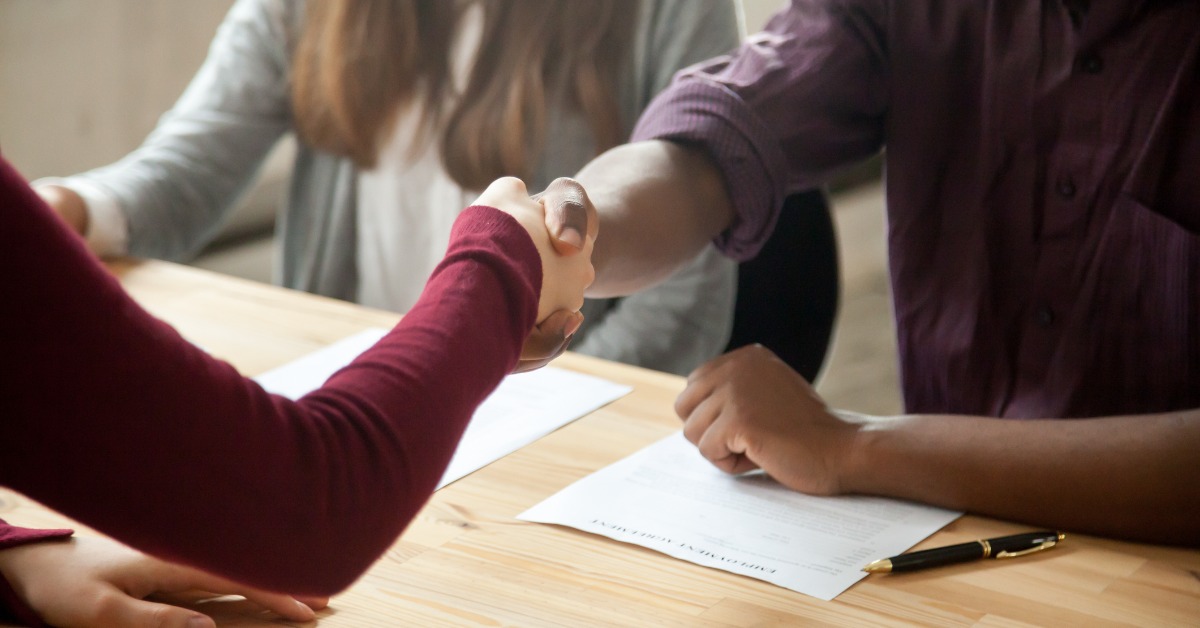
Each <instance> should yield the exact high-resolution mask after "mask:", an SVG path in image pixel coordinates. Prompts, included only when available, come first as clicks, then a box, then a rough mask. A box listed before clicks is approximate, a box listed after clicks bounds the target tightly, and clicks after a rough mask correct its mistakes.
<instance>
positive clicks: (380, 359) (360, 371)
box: [0, 161, 541, 594]
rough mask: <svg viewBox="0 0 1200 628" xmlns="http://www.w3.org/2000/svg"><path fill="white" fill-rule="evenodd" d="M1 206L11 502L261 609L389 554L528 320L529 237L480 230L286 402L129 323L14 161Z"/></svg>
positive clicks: (139, 316)
mask: <svg viewBox="0 0 1200 628" xmlns="http://www.w3.org/2000/svg"><path fill="white" fill-rule="evenodd" d="M0 197H2V198H3V200H4V202H5V207H6V210H8V211H6V212H5V213H4V215H3V220H2V222H3V225H2V227H3V228H0V239H3V243H4V246H3V247H0V251H2V253H0V261H3V262H4V263H3V264H0V267H3V268H4V271H5V272H6V273H7V275H6V280H7V281H8V283H9V288H10V291H11V293H12V294H13V295H18V296H19V297H20V298H19V299H12V300H8V301H4V300H0V319H3V320H4V321H5V323H6V325H5V326H4V327H3V328H2V329H0V346H3V347H5V352H4V354H3V356H0V357H3V363H4V364H5V366H6V368H5V372H6V377H4V378H0V400H3V404H2V413H0V414H2V415H3V416H4V419H5V420H4V421H0V443H4V444H6V445H8V448H7V450H6V452H5V453H4V455H0V483H3V484H5V485H8V486H11V487H13V488H15V489H17V490H19V491H22V492H25V493H26V494H28V495H30V496H31V497H34V498H35V499H38V500H39V501H42V502H43V503H45V504H47V505H48V506H50V507H53V508H56V509H59V510H61V511H63V512H64V513H66V514H67V515H69V516H72V517H75V518H77V519H79V520H81V521H83V522H85V523H87V524H89V525H91V526H93V527H95V528H97V529H99V530H101V531H103V532H106V533H108V534H111V535H113V536H115V537H118V538H119V539H121V540H123V541H126V542H129V543H130V544H131V545H134V546H136V547H138V548H139V549H142V550H144V551H147V552H149V553H152V554H156V555H158V556H162V557H166V558H169V559H171V560H174V561H178V562H184V563H187V564H190V565H194V566H198V567H201V568H202V569H205V570H207V571H211V572H214V573H220V574H222V575H225V576H228V577H231V578H233V579H235V580H239V581H242V582H246V583H249V584H253V585H256V586H261V587H263V588H267V589H273V590H287V591H294V592H302V593H314V594H326V593H330V592H332V591H335V590H337V589H339V588H341V587H344V586H346V585H347V584H348V583H349V582H350V581H351V580H352V579H353V578H354V577H355V576H357V575H358V574H359V573H361V572H362V571H363V570H364V569H365V568H366V567H367V566H368V565H369V564H370V563H371V562H372V561H373V560H374V559H375V558H376V557H377V556H378V555H379V554H380V553H381V552H382V551H384V549H386V547H387V546H388V545H389V544H390V543H391V542H392V541H393V540H394V538H395V536H396V535H397V534H399V532H400V530H402V529H403V527H404V525H406V524H407V522H408V521H409V519H410V518H411V517H412V516H413V515H415V513H416V512H417V511H418V510H419V509H420V507H421V506H422V505H423V503H424V502H425V500H426V499H427V498H428V497H429V495H430V493H432V491H433V489H434V486H435V484H436V482H437V479H438V478H439V477H440V476H441V473H442V471H443V470H444V468H445V466H446V464H447V462H448V461H449V459H450V456H451V454H452V453H453V450H454V447H455V444H456V443H457V440H458V438H459V437H460V436H461V434H462V431H463V429H464V428H465V426H466V423H467V421H468V420H469V419H470V416H471V413H472V412H473V411H474V408H475V406H476V405H478V403H480V402H481V401H482V400H483V398H484V397H486V395H487V394H488V393H490V392H491V390H492V389H494V387H495V386H496V384H497V383H498V382H499V381H500V380H501V379H502V378H503V377H504V375H505V374H506V373H507V372H508V371H509V370H510V369H511V368H512V367H513V365H514V364H515V363H516V361H517V357H518V353H519V350H520V345H521V341H522V340H523V339H524V337H525V336H526V335H527V334H528V332H529V329H530V328H531V327H532V325H533V322H534V319H535V316H536V311H537V307H536V306H537V298H536V295H537V292H538V288H539V286H540V280H541V278H540V262H539V259H538V255H537V251H536V249H535V248H534V246H533V244H532V242H530V240H529V235H528V233H527V232H526V231H525V230H523V229H521V227H520V226H519V225H518V224H517V223H516V222H515V221H513V220H512V219H511V218H510V217H507V216H504V215H502V214H499V213H498V212H495V210H487V211H486V212H483V213H480V211H479V210H475V211H474V212H472V211H471V210H468V211H467V212H464V213H463V215H462V217H460V223H465V224H466V225H467V230H466V231H465V232H463V233H459V232H458V231H457V226H456V234H455V236H454V237H453V238H452V242H451V246H450V249H449V251H448V253H447V257H446V259H445V261H443V263H442V264H441V265H439V267H438V269H437V270H435V272H434V274H433V276H432V277H431V279H430V281H429V285H428V286H427V288H426V292H425V294H424V295H423V296H422V299H421V300H420V301H419V302H418V304H417V306H415V307H414V308H413V309H412V310H411V311H410V312H409V314H408V315H407V316H406V317H405V318H404V320H402V321H401V323H400V324H399V325H398V326H397V328H396V329H395V330H394V331H393V332H392V333H390V334H389V335H388V336H387V337H386V338H385V339H384V340H382V341H381V342H380V343H379V344H378V345H376V346H375V347H374V348H372V349H371V350H369V351H368V352H367V353H366V354H364V355H363V356H362V357H360V358H359V359H358V360H356V361H355V362H354V363H353V364H352V365H351V366H349V367H347V368H346V369H344V370H342V371H340V372H339V373H338V374H336V375H334V376H333V377H332V378H331V379H330V381H329V382H328V383H327V384H326V386H325V387H323V388H322V389H321V390H319V391H318V392H315V393H313V394H311V395H309V396H307V397H305V398H303V399H301V400H300V401H298V402H290V401H288V400H286V399H282V398H280V397H274V396H270V395H267V394H266V393H265V392H264V391H263V390H262V388H261V387H259V386H257V385H256V384H254V383H253V382H251V381H249V380H246V379H244V378H242V377H241V376H240V375H239V374H238V373H237V372H236V371H234V369H233V368H232V367H231V366H229V365H228V364H225V363H223V362H220V361H218V360H215V359H213V358H212V357H211V356H208V355H207V354H205V353H203V352H202V351H200V350H199V349H197V348H196V347H194V346H192V345H191V344H189V343H188V342H187V341H186V340H184V339H183V338H181V337H180V336H179V335H178V334H177V333H175V331H174V330H172V329H171V328H169V327H168V326H167V325H165V324H164V323H162V322H161V321H159V320H156V319H154V318H153V317H151V316H150V315H149V314H148V313H146V312H145V311H144V310H142V309H141V308H140V307H138V306H137V305H136V304H135V303H133V302H132V301H131V300H130V299H129V297H128V296H127V295H126V294H125V293H124V292H123V291H122V290H121V288H120V286H119V285H117V284H116V282H115V280H114V279H113V278H112V277H111V276H110V275H108V273H106V272H105V271H104V269H103V268H101V267H99V266H98V265H97V264H96V263H95V261H94V259H93V258H92V257H91V255H89V254H88V253H87V252H86V251H84V250H83V249H82V245H81V243H80V242H78V240H76V239H74V238H70V237H69V236H67V234H66V230H65V227H63V226H62V225H61V224H59V223H58V222H57V221H56V220H55V219H54V218H52V217H51V216H50V214H49V211H48V210H47V209H45V208H44V207H39V205H40V203H39V202H38V200H37V197H36V196H35V195H34V193H33V191H32V190H29V189H28V188H27V187H24V186H23V184H22V183H21V182H20V180H19V178H18V177H17V175H16V173H15V172H13V171H11V170H10V169H9V168H7V166H6V165H5V164H3V162H2V161H0ZM487 212H490V214H489V213H487ZM489 216H490V217H489ZM481 311H482V312H488V324H486V325H483V324H480V322H479V320H478V316H479V312H481ZM18 447H19V449H18ZM97 496H103V499H97ZM213 513H220V514H221V516H220V517H213V516H212V514H213Z"/></svg>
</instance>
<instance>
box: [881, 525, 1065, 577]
mask: <svg viewBox="0 0 1200 628" xmlns="http://www.w3.org/2000/svg"><path fill="white" fill-rule="evenodd" d="M1066 536H1067V535H1065V534H1063V533H1062V532H1026V533H1024V534H1014V535H1012V536H1001V537H998V538H994V539H980V540H978V541H971V542H970V543H959V544H958V545H947V546H946V547H935V548H933V549H927V550H921V551H919V552H912V553H911V554H901V555H899V556H893V557H891V558H882V559H880V560H877V561H875V562H873V563H871V564H870V565H867V566H866V567H863V571H865V572H867V573H891V572H893V571H916V570H918V569H927V568H929V567H941V566H942V565H953V564H954V563H965V562H967V561H971V560H979V559H980V558H1016V557H1017V556H1024V555H1026V554H1032V553H1034V552H1040V551H1042V550H1048V549H1050V548H1051V547H1054V546H1055V545H1058V544H1059V542H1061V541H1062V540H1063V539H1064V538H1066Z"/></svg>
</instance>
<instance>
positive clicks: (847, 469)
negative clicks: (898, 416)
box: [838, 416, 896, 495]
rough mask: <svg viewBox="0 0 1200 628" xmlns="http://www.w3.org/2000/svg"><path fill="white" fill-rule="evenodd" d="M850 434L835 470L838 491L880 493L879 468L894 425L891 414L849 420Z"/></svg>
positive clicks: (883, 465) (881, 465)
mask: <svg viewBox="0 0 1200 628" xmlns="http://www.w3.org/2000/svg"><path fill="white" fill-rule="evenodd" d="M851 424H852V425H853V426H854V433H853V435H852V436H851V438H850V443H849V445H848V446H847V448H846V454H845V455H844V456H843V457H842V465H841V468H840V469H839V470H838V478H839V487H840V489H841V492H842V493H856V494H862V495H880V494H882V492H881V491H882V488H883V487H882V486H881V485H880V482H879V470H880V469H884V468H886V465H885V464H883V463H882V462H881V460H882V458H883V456H884V451H885V449H886V445H887V441H888V438H889V436H890V435H891V432H892V431H893V428H894V427H895V425H896V423H895V417H865V416H864V417H862V418H861V420H858V421H853V422H852V423H851Z"/></svg>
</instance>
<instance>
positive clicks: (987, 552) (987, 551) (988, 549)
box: [975, 539, 1004, 558]
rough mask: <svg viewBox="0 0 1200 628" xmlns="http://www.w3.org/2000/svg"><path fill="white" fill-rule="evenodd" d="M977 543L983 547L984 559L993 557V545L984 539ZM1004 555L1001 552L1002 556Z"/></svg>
mask: <svg viewBox="0 0 1200 628" xmlns="http://www.w3.org/2000/svg"><path fill="white" fill-rule="evenodd" d="M975 542H976V543H978V544H980V545H982V546H983V557H984V558H987V557H989V556H991V555H992V544H991V543H988V542H987V541H985V540H983V539H979V540H978V541H975ZM1003 553H1004V552H1001V554H1003Z"/></svg>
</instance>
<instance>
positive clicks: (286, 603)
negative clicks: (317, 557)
mask: <svg viewBox="0 0 1200 628" xmlns="http://www.w3.org/2000/svg"><path fill="white" fill-rule="evenodd" d="M0 574H2V575H3V576H4V577H5V578H7V580H8V582H9V584H11V585H12V588H13V590H14V591H16V593H17V595H18V596H20V597H21V599H23V600H25V602H26V604H28V605H29V607H30V608H32V609H33V610H34V611H35V612H36V613H37V614H38V615H39V616H41V618H42V620H43V621H45V622H46V623H48V624H51V625H54V626H63V627H70V626H135V627H137V626H146V627H151V626H153V627H154V628H165V627H173V626H178V627H180V628H184V627H186V628H201V627H204V626H215V623H214V622H213V620H212V618H210V617H208V616H207V615H204V614H202V613H197V612H196V611H192V610H188V609H184V608H180V607H178V606H172V605H170V604H169V603H156V602H149V601H146V600H145V598H147V597H149V596H152V595H153V596H154V597H155V599H156V600H163V601H169V600H170V599H171V596H172V595H183V594H187V593H189V592H191V593H195V592H204V593H206V594H212V595H211V596H210V597H215V596H221V595H241V596H244V597H245V598H246V599H247V600H249V601H250V602H253V603H255V604H257V605H259V606H261V607H263V608H264V609H267V610H269V611H273V612H275V613H277V614H279V615H280V616H282V617H283V618H284V619H287V620H290V621H296V622H306V621H312V620H313V619H314V614H313V610H312V609H313V608H318V609H319V608H324V607H325V606H326V605H327V604H328V600H327V599H325V598H303V600H304V602H303V603H302V602H300V601H298V600H297V599H296V598H293V597H291V596H288V595H283V594H279V593H269V592H266V591H261V590H258V589H253V588H251V587H247V586H243V585H240V584H237V583H234V582H230V581H229V580H226V579H224V578H219V577H217V576H213V575H211V574H208V573H205V572H202V571H198V570H196V569H192V568H190V567H182V566H179V565H174V564H171V563H167V562H164V561H161V560H158V559H155V558H151V557H149V556H146V555H145V554H142V553H140V552H137V551H135V550H132V549H129V548H128V547H125V546H124V545H120V544H119V543H116V542H115V541H110V540H108V539H103V538H89V537H76V538H72V539H69V540H65V541H42V542H37V543H30V544H28V545H20V546H17V547H12V548H9V549H5V550H0Z"/></svg>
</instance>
